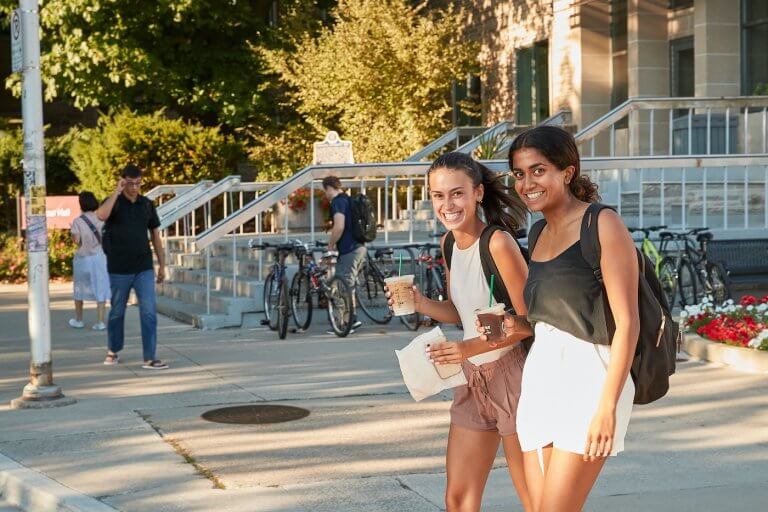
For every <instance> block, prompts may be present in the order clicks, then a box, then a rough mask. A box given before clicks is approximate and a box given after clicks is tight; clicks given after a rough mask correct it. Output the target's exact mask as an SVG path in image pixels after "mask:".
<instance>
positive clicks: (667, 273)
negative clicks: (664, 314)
mask: <svg viewBox="0 0 768 512" xmlns="http://www.w3.org/2000/svg"><path fill="white" fill-rule="evenodd" d="M659 283H661V291H662V293H664V298H665V299H666V300H667V305H668V306H669V307H670V309H671V308H674V307H675V304H676V301H675V297H676V295H677V272H676V271H675V260H674V258H671V257H669V256H668V257H666V258H664V259H663V260H661V264H659Z"/></svg>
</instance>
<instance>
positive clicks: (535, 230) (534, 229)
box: [528, 219, 547, 255]
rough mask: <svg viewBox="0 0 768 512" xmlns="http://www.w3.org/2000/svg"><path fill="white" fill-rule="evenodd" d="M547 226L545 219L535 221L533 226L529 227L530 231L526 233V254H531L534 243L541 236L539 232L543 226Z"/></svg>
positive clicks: (542, 229)
mask: <svg viewBox="0 0 768 512" xmlns="http://www.w3.org/2000/svg"><path fill="white" fill-rule="evenodd" d="M546 225H547V220H546V219H541V220H537V221H536V222H535V223H534V224H533V226H531V229H530V231H528V254H529V255H532V254H533V248H534V247H536V242H538V241H539V236H541V232H542V231H544V226H546Z"/></svg>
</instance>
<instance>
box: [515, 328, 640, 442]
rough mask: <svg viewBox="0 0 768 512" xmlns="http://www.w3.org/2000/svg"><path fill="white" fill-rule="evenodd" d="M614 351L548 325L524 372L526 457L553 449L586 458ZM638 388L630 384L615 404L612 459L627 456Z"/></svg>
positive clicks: (521, 428)
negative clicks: (592, 424)
mask: <svg viewBox="0 0 768 512" xmlns="http://www.w3.org/2000/svg"><path fill="white" fill-rule="evenodd" d="M610 358H611V348H610V347H609V346H606V345H597V344H594V343H590V342H588V341H584V340H581V339H579V338H577V337H575V336H573V335H571V334H568V333H567V332H563V331H561V330H559V329H557V328H555V327H552V326H551V325H549V324H545V323H543V322H538V323H536V341H535V342H534V344H533V347H532V348H531V351H530V353H529V354H528V358H527V359H526V361H525V367H524V368H523V381H522V392H521V395H520V402H519V404H518V406H517V433H518V437H519V439H520V446H521V448H522V450H523V451H524V452H528V451H532V450H537V449H539V448H542V447H544V446H547V445H549V444H552V445H553V446H554V447H555V448H557V449H559V450H564V451H568V452H572V453H578V454H582V455H583V454H584V445H585V444H586V441H587V433H588V432H589V425H590V423H591V422H592V418H593V416H594V414H595V412H596V411H597V408H598V405H599V402H600V396H601V394H602V392H603V384H604V382H605V378H606V376H607V373H608V372H607V369H608V362H609V361H610ZM634 396H635V384H634V383H633V382H632V377H631V376H627V382H626V383H625V384H624V389H623V390H622V392H621V396H620V397H619V402H618V404H616V432H615V433H614V438H613V449H612V451H611V455H616V454H617V453H619V452H621V451H623V450H624V436H625V435H626V434H627V426H628V425H629V417H630V415H631V414H632V402H633V400H634Z"/></svg>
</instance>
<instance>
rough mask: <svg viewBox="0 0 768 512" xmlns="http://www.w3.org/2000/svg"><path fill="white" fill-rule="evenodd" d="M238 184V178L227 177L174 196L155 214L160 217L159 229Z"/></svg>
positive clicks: (235, 176)
mask: <svg viewBox="0 0 768 512" xmlns="http://www.w3.org/2000/svg"><path fill="white" fill-rule="evenodd" d="M239 183H240V176H237V175H232V176H227V177H226V178H223V179H221V180H220V181H218V182H216V183H213V182H210V181H209V182H208V183H205V186H204V187H202V188H199V189H198V188H197V187H193V188H191V189H189V190H188V191H187V192H186V193H184V194H181V195H178V196H176V197H175V198H173V199H172V200H171V201H168V202H167V203H165V204H163V205H162V206H160V207H159V208H158V212H157V213H158V216H159V217H160V229H165V228H167V227H168V226H170V225H171V224H174V223H175V222H176V221H178V220H179V219H181V218H182V217H184V216H186V215H189V214H191V213H192V212H193V211H195V210H196V209H198V208H200V207H203V206H205V205H207V204H208V203H210V202H211V201H212V200H213V199H214V198H216V197H218V196H220V195H221V194H224V193H226V192H227V191H229V190H231V189H232V188H233V187H234V186H236V185H238V184H239ZM161 210H162V214H161ZM206 211H210V209H209V208H206ZM208 224H210V220H208Z"/></svg>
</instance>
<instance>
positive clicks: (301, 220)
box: [274, 203, 328, 233]
mask: <svg viewBox="0 0 768 512" xmlns="http://www.w3.org/2000/svg"><path fill="white" fill-rule="evenodd" d="M286 210H287V211H288V229H289V230H300V231H301V230H306V231H309V228H310V227H311V222H310V217H309V213H310V210H309V206H307V208H306V209H305V210H304V211H301V212H295V211H293V210H291V209H290V208H288V207H287V205H284V204H282V203H277V208H276V212H275V216H274V220H275V230H276V231H278V232H280V233H282V232H283V230H284V229H285V212H286ZM327 216H328V213H326V212H325V211H324V210H323V209H322V208H320V205H319V204H315V231H320V232H322V231H323V230H324V229H325V227H324V226H325V221H326V220H328V219H327Z"/></svg>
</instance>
